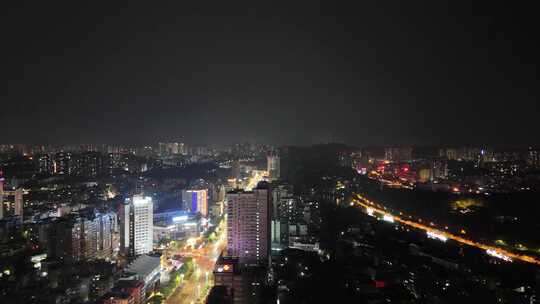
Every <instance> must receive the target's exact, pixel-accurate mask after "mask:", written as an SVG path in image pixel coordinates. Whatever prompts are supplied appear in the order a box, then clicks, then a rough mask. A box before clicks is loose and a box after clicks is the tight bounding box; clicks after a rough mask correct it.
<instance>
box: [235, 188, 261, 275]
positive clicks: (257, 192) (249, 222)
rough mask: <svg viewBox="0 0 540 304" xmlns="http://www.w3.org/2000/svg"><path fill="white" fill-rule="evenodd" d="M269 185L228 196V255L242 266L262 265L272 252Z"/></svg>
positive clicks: (237, 191)
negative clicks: (236, 259) (270, 251)
mask: <svg viewBox="0 0 540 304" xmlns="http://www.w3.org/2000/svg"><path fill="white" fill-rule="evenodd" d="M268 197H269V193H268V185H267V184H265V183H259V185H258V186H257V187H256V188H255V189H253V191H243V190H234V191H231V192H229V193H227V200H228V206H227V253H228V255H229V256H232V257H238V259H239V262H240V263H241V264H259V263H261V262H263V261H265V260H267V258H268V255H269V250H270V237H269V232H270V230H269V223H270V222H269V220H270V217H269V211H270V210H269V206H268V205H269V202H268V201H269V200H268Z"/></svg>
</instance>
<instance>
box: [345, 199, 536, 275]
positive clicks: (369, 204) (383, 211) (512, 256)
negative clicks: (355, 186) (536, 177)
mask: <svg viewBox="0 0 540 304" xmlns="http://www.w3.org/2000/svg"><path fill="white" fill-rule="evenodd" d="M353 203H356V204H357V205H359V206H362V207H364V208H366V211H368V210H369V211H368V213H378V214H380V215H382V216H383V217H384V216H386V219H387V220H388V221H395V222H398V223H401V224H404V225H406V226H409V227H413V228H417V229H420V230H424V231H426V233H427V232H430V233H432V234H435V235H438V236H442V237H445V238H447V239H451V240H454V241H456V242H459V243H462V244H466V245H469V246H473V247H477V248H480V249H483V250H485V251H486V252H489V253H490V254H491V255H495V256H497V257H501V258H503V259H505V260H508V261H511V260H520V261H522V262H526V263H531V264H536V265H540V260H538V259H536V258H535V257H532V256H528V255H522V254H517V253H513V252H510V251H507V250H504V249H502V248H499V247H495V246H490V245H486V244H482V243H479V242H476V241H474V240H470V239H467V238H465V237H464V236H460V235H455V234H452V233H449V232H448V231H444V230H439V229H436V228H434V227H433V226H432V225H431V224H430V225H429V226H428V225H425V224H422V223H420V222H416V221H414V220H412V219H405V218H402V217H400V216H397V215H395V214H392V213H390V212H389V211H388V209H387V208H386V207H384V206H382V205H380V204H378V203H376V202H373V201H370V200H369V199H367V198H365V197H363V196H361V195H358V194H357V195H356V199H353Z"/></svg>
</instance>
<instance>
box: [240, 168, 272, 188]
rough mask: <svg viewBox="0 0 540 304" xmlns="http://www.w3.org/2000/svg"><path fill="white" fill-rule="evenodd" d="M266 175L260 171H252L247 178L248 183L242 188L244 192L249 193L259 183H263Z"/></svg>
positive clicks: (266, 173)
mask: <svg viewBox="0 0 540 304" xmlns="http://www.w3.org/2000/svg"><path fill="white" fill-rule="evenodd" d="M267 175H268V172H266V171H262V170H253V171H251V176H250V177H249V181H248V183H247V185H246V187H245V188H244V190H246V191H251V190H253V188H255V187H257V185H258V184H259V182H261V181H263V180H264V178H265V177H266V176H267Z"/></svg>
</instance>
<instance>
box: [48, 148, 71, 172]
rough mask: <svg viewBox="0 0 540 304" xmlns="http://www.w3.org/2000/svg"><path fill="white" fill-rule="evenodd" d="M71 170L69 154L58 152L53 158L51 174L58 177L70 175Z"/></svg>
mask: <svg viewBox="0 0 540 304" xmlns="http://www.w3.org/2000/svg"><path fill="white" fill-rule="evenodd" d="M72 170H73V156H72V154H71V152H58V153H56V155H55V156H54V162H53V172H54V173H55V174H60V175H71V174H72Z"/></svg>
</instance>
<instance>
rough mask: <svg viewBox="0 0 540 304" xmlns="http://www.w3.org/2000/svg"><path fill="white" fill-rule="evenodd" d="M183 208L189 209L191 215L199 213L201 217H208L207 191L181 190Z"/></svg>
mask: <svg viewBox="0 0 540 304" xmlns="http://www.w3.org/2000/svg"><path fill="white" fill-rule="evenodd" d="M182 202H183V207H184V208H186V209H189V210H190V211H191V212H192V213H197V212H198V213H200V214H201V215H202V216H205V217H206V216H208V195H207V190H206V189H203V190H183V191H182Z"/></svg>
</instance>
